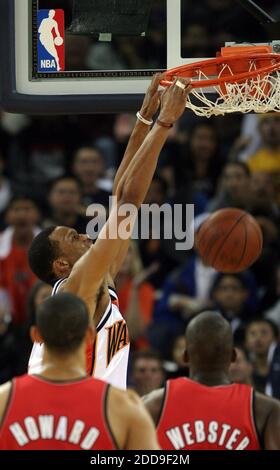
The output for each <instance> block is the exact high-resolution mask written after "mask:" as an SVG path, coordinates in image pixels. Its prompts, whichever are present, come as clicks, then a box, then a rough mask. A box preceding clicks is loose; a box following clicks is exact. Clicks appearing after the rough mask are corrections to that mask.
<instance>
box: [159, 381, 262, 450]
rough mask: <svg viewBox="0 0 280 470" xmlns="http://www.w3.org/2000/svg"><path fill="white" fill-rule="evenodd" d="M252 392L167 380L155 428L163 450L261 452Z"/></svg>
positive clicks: (244, 387) (238, 386) (245, 387)
mask: <svg viewBox="0 0 280 470" xmlns="http://www.w3.org/2000/svg"><path fill="white" fill-rule="evenodd" d="M253 393H254V391H253V389H252V387H249V386H248V385H241V384H231V385H221V386H217V387H207V386H205V385H201V384H199V383H197V382H194V381H192V380H189V379H187V378H179V379H174V380H168V381H167V384H166V394H165V400H164V405H163V411H162V415H161V417H160V421H159V424H158V427H157V434H158V440H159V444H160V446H161V448H162V449H164V450H174V449H175V450H260V444H259V440H258V436H257V432H256V428H255V423H254V416H253Z"/></svg>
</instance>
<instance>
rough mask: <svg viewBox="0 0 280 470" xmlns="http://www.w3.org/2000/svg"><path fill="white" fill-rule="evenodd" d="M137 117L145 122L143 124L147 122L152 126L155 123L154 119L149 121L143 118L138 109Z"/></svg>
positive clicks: (147, 124)
mask: <svg viewBox="0 0 280 470" xmlns="http://www.w3.org/2000/svg"><path fill="white" fill-rule="evenodd" d="M136 117H137V119H139V121H141V122H143V124H146V126H151V125H152V124H153V121H148V119H145V118H143V116H142V114H141V113H140V111H137V113H136Z"/></svg>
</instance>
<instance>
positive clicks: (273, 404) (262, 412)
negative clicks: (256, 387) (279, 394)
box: [254, 392, 280, 434]
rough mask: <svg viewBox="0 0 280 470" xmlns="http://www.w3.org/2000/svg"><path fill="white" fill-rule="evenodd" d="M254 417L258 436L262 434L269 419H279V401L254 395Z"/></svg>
mask: <svg viewBox="0 0 280 470" xmlns="http://www.w3.org/2000/svg"><path fill="white" fill-rule="evenodd" d="M254 415H255V422H256V424H257V428H258V431H259V433H260V434H262V433H263V432H264V429H265V428H266V425H267V423H268V421H269V418H270V417H271V416H272V415H273V416H275V417H276V416H277V417H278V419H280V401H279V400H276V399H275V398H272V397H268V396H267V395H263V394H262V393H259V392H255V393H254Z"/></svg>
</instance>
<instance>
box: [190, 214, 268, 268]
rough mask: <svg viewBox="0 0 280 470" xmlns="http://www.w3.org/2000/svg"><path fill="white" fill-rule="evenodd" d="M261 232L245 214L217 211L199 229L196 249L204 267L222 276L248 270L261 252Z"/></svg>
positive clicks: (249, 216) (253, 220)
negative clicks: (210, 268)
mask: <svg viewBox="0 0 280 470" xmlns="http://www.w3.org/2000/svg"><path fill="white" fill-rule="evenodd" d="M262 244H263V238H262V231H261V229H260V226H259V225H258V223H257V222H256V220H255V219H254V217H252V216H251V215H250V214H248V213H247V212H245V211H243V210H240V209H221V210H219V211H217V212H214V213H213V214H212V215H210V216H209V217H208V218H207V219H206V220H205V222H203V224H202V225H201V227H200V228H199V230H198V232H197V235H196V247H197V249H198V252H199V254H200V256H201V258H202V260H203V261H204V262H205V264H207V265H209V266H212V267H213V268H215V269H216V270H217V271H220V272H223V273H238V272H241V271H244V270H245V269H247V268H249V266H251V265H252V264H253V263H254V262H255V261H256V260H257V259H258V257H259V256H260V254H261V252H262Z"/></svg>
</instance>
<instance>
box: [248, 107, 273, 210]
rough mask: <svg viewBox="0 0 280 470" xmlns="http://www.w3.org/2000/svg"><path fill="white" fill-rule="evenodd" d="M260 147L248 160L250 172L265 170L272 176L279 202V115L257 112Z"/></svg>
mask: <svg viewBox="0 0 280 470" xmlns="http://www.w3.org/2000/svg"><path fill="white" fill-rule="evenodd" d="M259 126H260V127H259V128H260V134H261V139H262V142H261V148H260V149H259V150H258V151H257V152H256V153H255V154H254V155H252V156H251V158H250V159H249V160H248V166H249V168H250V171H251V172H252V173H255V172H259V171H262V172H266V173H269V174H271V175H272V176H273V180H274V184H275V188H276V194H277V202H278V204H279V202H280V115H279V113H277V112H273V113H265V114H259Z"/></svg>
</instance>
